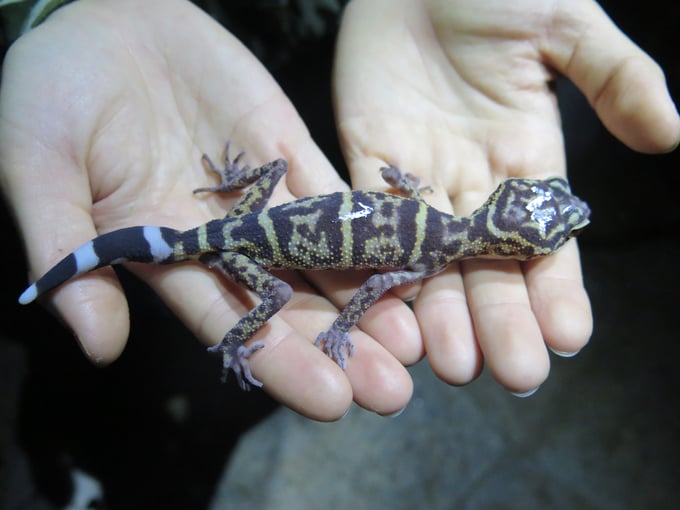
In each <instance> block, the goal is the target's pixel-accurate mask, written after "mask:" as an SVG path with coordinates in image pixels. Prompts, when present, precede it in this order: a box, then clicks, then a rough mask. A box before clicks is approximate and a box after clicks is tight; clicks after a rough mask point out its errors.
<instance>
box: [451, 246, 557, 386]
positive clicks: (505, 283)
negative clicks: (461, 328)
mask: <svg viewBox="0 0 680 510" xmlns="http://www.w3.org/2000/svg"><path fill="white" fill-rule="evenodd" d="M462 268H463V276H464V279H465V289H466V292H467V299H468V304H469V306H470V313H471V315H472V319H473V321H474V324H475V328H476V332H477V338H478V340H479V345H480V348H481V350H482V352H483V353H484V358H485V359H486V362H487V366H488V367H489V370H490V372H491V373H492V375H493V376H494V378H495V379H496V380H497V381H498V382H499V383H500V384H502V385H503V386H504V387H505V388H506V389H508V390H509V391H512V392H513V393H526V392H529V391H531V390H534V389H535V388H537V387H538V386H540V385H541V383H542V382H543V381H544V380H545V379H546V377H547V376H548V372H549V371H550V360H549V358H548V353H547V351H546V348H545V344H544V342H543V335H542V334H541V329H540V327H539V325H538V323H537V321H536V317H535V316H534V313H533V311H532V309H531V302H530V300H529V295H528V292H527V289H526V284H525V281H524V275H523V274H522V272H521V270H520V267H519V263H518V262H516V261H489V260H479V259H473V260H468V261H464V262H463V263H462Z"/></svg>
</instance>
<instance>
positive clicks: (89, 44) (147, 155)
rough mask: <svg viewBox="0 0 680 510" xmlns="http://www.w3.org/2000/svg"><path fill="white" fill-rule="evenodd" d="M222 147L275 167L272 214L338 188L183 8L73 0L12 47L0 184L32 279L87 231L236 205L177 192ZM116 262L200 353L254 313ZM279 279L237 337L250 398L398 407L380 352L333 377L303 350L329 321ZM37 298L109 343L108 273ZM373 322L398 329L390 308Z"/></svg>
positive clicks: (168, 270)
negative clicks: (269, 314) (279, 161)
mask: <svg viewBox="0 0 680 510" xmlns="http://www.w3.org/2000/svg"><path fill="white" fill-rule="evenodd" d="M227 138H231V140H232V147H235V148H237V149H238V150H240V149H247V150H248V153H247V155H246V157H245V160H246V161H247V162H249V163H250V164H251V165H252V164H261V163H264V162H267V161H270V160H273V159H276V158H278V157H285V158H286V159H287V160H288V162H289V165H290V170H289V172H288V174H287V175H286V177H285V179H284V180H283V182H282V183H281V184H280V185H279V186H278V187H277V190H276V192H275V194H274V197H273V199H272V203H279V202H285V201H289V200H292V199H294V198H297V197H301V196H306V195H313V194H318V193H323V192H329V191H335V190H338V189H343V188H344V187H346V186H345V185H344V184H343V183H342V181H341V180H340V179H339V178H338V177H337V175H336V174H335V172H334V170H333V168H332V167H331V166H330V164H329V163H328V161H327V160H326V159H325V158H324V156H323V155H322V154H321V153H320V151H319V149H318V148H317V147H316V145H315V144H314V143H313V141H312V140H311V138H310V136H309V133H308V132H307V130H306V128H305V126H304V125H303V123H302V121H301V119H300V118H299V117H298V115H297V113H296V111H295V109H294V108H293V106H292V105H291V104H290V102H289V101H288V99H287V98H286V97H285V96H284V94H283V92H282V91H281V90H280V89H279V87H278V86H277V85H276V83H275V82H274V80H273V79H272V77H271V76H270V75H269V74H268V73H267V72H266V71H265V69H264V68H263V67H262V66H261V65H260V64H259V63H258V62H257V60H256V59H255V58H254V57H253V56H252V55H251V54H250V53H249V52H248V51H247V50H246V49H245V48H244V47H243V46H242V45H241V44H240V43H239V42H238V41H236V40H235V39H234V38H233V37H231V36H230V35H229V34H228V33H227V32H226V31H225V30H224V29H223V28H222V27H220V26H218V25H217V24H216V23H214V22H213V21H212V20H211V19H210V18H209V17H208V16H206V15H205V14H203V13H202V12H201V11H199V10H198V9H197V8H195V7H194V6H193V5H192V4H190V3H189V2H185V1H180V0H163V1H145V2H138V1H136V0H119V1H117V2H106V1H97V0H94V1H91V0H81V1H78V2H75V3H73V4H70V5H69V6H67V7H64V8H62V9H60V10H59V11H57V12H55V13H54V14H53V15H51V16H50V18H48V20H47V21H46V22H45V23H44V24H43V25H41V26H39V27H38V28H36V29H35V30H33V31H31V32H29V33H28V34H26V35H25V36H24V37H22V38H21V39H20V40H19V41H18V42H17V43H16V44H15V45H14V46H13V47H12V48H11V50H10V52H9V53H8V55H7V57H6V60H5V66H4V74H3V83H2V90H1V93H0V168H2V181H1V182H2V187H3V190H4V192H5V194H6V196H7V198H8V202H9V204H10V207H11V208H12V210H13V212H14V214H15V216H16V219H17V221H18V224H19V227H20V230H21V233H22V235H23V237H24V241H25V245H26V248H27V253H28V259H29V264H30V268H31V274H32V279H35V278H36V277H38V276H40V275H42V274H43V273H44V272H45V271H46V270H47V269H48V268H49V267H51V266H52V265H53V264H54V263H56V262H57V261H58V260H59V259H61V258H62V257H63V256H64V255H66V254H67V253H68V252H70V251H72V250H73V249H74V248H76V247H78V246H79V245H81V244H83V243H84V242H86V241H88V240H90V239H91V238H93V237H95V236H96V235H97V234H101V233H104V232H108V231H111V230H115V229H118V228H121V227H124V226H130V225H163V226H169V227H175V228H179V229H187V228H191V227H194V226H196V225H199V224H202V223H205V222H206V221H208V220H211V219H214V218H220V217H222V216H224V213H225V209H226V208H228V207H229V206H230V204H232V203H233V201H234V199H235V196H229V197H224V198H219V197H217V196H213V195H209V196H201V197H197V196H195V195H193V194H192V190H193V189H194V188H198V187H201V186H206V185H210V184H211V179H212V177H211V176H210V175H209V174H208V173H207V172H206V171H205V169H204V168H203V167H202V166H201V164H200V162H199V161H200V156H201V154H202V153H203V152H207V153H209V154H210V156H212V157H214V158H215V159H217V156H218V154H219V151H220V150H221V149H222V148H223V144H224V141H225V140H226V139H227ZM129 267H130V269H131V270H132V271H133V272H134V273H135V274H136V275H138V276H139V277H140V278H141V279H142V280H144V281H145V282H146V283H148V284H149V285H150V286H151V287H152V288H153V289H154V291H155V292H157V293H158V295H159V296H160V297H161V298H162V299H163V300H164V301H165V302H166V303H167V304H168V306H169V307H170V308H171V309H172V310H173V311H174V312H175V313H177V315H178V316H179V317H180V318H181V319H182V321H183V322H184V323H185V324H186V325H187V326H188V327H189V328H190V329H191V331H193V332H194V333H195V334H196V335H197V336H198V337H199V338H200V339H202V341H203V342H205V343H206V344H215V343H217V342H218V341H219V340H221V339H222V337H223V335H224V334H225V333H226V332H227V331H228V330H229V329H230V328H231V326H233V325H234V323H235V322H236V321H237V319H238V318H239V317H241V316H243V315H244V314H245V312H246V311H247V310H248V309H249V308H251V307H252V306H253V302H252V300H251V299H249V296H248V295H246V293H244V292H243V290H242V289H240V288H239V287H238V286H235V285H233V284H230V283H229V282H227V281H225V280H224V279H221V278H220V277H219V276H218V275H217V274H216V273H215V272H212V271H209V270H208V269H206V268H205V267H203V266H199V265H198V264H180V265H174V266H163V267H158V266H146V265H144V266H142V265H130V266H129ZM289 276H290V277H286V280H287V281H288V282H289V283H291V284H292V285H293V287H294V290H295V292H294V296H293V299H292V300H291V301H290V302H289V304H288V305H287V306H286V307H284V310H282V311H281V313H279V314H277V315H276V316H275V317H274V318H273V319H272V320H271V321H270V322H269V323H268V325H267V326H265V327H264V328H263V329H262V330H261V331H260V332H259V333H258V334H257V335H256V336H255V337H254V338H253V339H252V342H263V343H265V345H266V348H265V349H262V350H261V351H258V353H257V355H255V356H253V357H252V358H251V360H250V361H251V367H252V369H253V372H254V374H255V376H256V377H257V378H258V379H260V380H261V381H263V382H264V388H265V390H266V391H268V392H269V393H271V394H272V395H273V396H274V397H275V398H277V399H278V400H280V401H281V402H282V403H284V404H286V405H288V406H290V407H292V408H293V409H296V410H297V411H299V412H301V413H302V414H305V415H307V416H310V417H314V418H317V419H322V420H325V419H333V418H337V417H339V416H341V415H342V414H343V413H344V412H345V411H346V409H347V407H348V406H349V404H350V403H351V401H352V398H354V399H355V400H356V401H357V402H359V403H360V404H361V405H363V406H365V407H367V408H369V409H374V410H376V411H377V412H381V413H389V412H394V411H396V410H398V409H400V408H401V407H403V406H404V405H405V403H406V402H407V401H408V398H409V397H410V391H411V382H410V379H409V377H408V374H407V373H406V371H405V369H404V368H403V366H402V365H401V364H400V363H398V361H396V360H395V359H394V358H393V357H392V356H391V355H390V354H389V353H387V352H386V351H384V350H377V349H373V350H370V349H369V350H368V351H366V352H365V354H366V355H365V356H362V357H361V360H360V361H358V362H356V363H352V365H353V366H352V367H351V368H350V369H349V370H348V371H347V372H343V371H342V370H341V369H340V368H339V367H338V366H337V365H336V364H335V363H334V362H333V361H332V360H330V359H329V358H328V357H326V356H325V355H324V354H323V353H322V352H321V351H320V350H319V349H317V348H316V347H314V345H313V341H314V339H315V338H316V336H317V334H318V333H319V331H322V330H323V329H325V328H327V327H328V326H329V325H330V323H331V322H332V320H333V318H334V316H335V314H336V312H337V311H336V309H335V307H334V306H332V305H331V303H330V302H328V301H327V300H326V299H324V298H322V297H321V296H319V294H318V292H317V291H315V290H314V289H312V288H311V287H310V286H309V285H308V284H307V283H306V282H305V281H304V280H303V278H302V277H301V276H300V275H296V274H290V275H289ZM324 285H325V287H326V288H327V289H332V288H333V283H332V282H328V283H324V282H323V281H322V282H321V286H324ZM45 302H46V304H48V306H50V307H51V308H53V309H54V310H55V312H56V313H57V314H58V315H59V316H60V317H62V318H63V320H64V321H65V322H66V324H68V325H69V326H70V328H71V329H72V330H73V331H74V333H75V335H76V336H77V338H78V340H79V342H80V344H81V346H82V348H83V350H84V351H85V353H86V354H87V355H88V356H89V357H90V358H91V359H92V360H94V361H95V362H97V363H102V364H104V363H108V362H111V361H112V360H114V359H115V358H117V357H118V355H119V354H120V352H121V350H122V349H123V348H124V345H125V341H126V339H127V336H128V329H129V320H128V310H127V302H126V300H125V297H124V294H123V292H122V290H121V288H120V286H119V283H118V281H117V280H116V277H115V275H114V273H113V272H112V271H111V270H110V268H107V269H103V270H99V271H97V272H95V273H91V274H89V275H86V276H84V277H81V278H79V279H77V280H74V281H71V282H69V283H67V284H65V285H63V286H62V287H61V288H59V289H58V290H56V291H55V292H54V293H52V294H51V295H50V296H49V297H48V298H47V299H46V301H45ZM401 306H404V305H401ZM387 314H388V315H387V317H388V320H389V318H390V317H391V316H394V317H397V318H393V320H392V322H394V323H400V322H404V321H403V320H401V319H399V317H400V316H401V315H402V310H400V309H399V308H398V307H396V309H395V311H394V312H391V314H392V315H390V312H387ZM387 331H388V332H389V331H390V329H389V328H387ZM218 362H219V361H218V360H217V359H215V363H218ZM362 367H363V370H364V372H362V370H361V369H362ZM216 382H217V381H216Z"/></svg>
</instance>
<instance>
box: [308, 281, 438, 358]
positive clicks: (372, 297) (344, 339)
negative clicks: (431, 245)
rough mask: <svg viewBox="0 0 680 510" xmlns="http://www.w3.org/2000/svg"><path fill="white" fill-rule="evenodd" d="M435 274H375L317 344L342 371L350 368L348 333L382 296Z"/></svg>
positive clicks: (351, 349)
mask: <svg viewBox="0 0 680 510" xmlns="http://www.w3.org/2000/svg"><path fill="white" fill-rule="evenodd" d="M438 272H439V270H436V271H408V270H403V271H392V272H389V273H377V274H374V275H372V276H371V277H370V278H369V279H368V280H366V281H365V282H364V284H363V285H362V286H361V287H359V290H358V291H357V292H356V294H354V296H352V299H350V301H349V303H347V306H345V308H344V309H343V310H342V312H341V313H340V315H339V316H338V318H337V319H335V321H334V322H333V324H332V325H331V327H330V329H329V330H328V331H324V332H322V333H321V334H319V336H318V337H317V338H316V342H315V345H316V346H317V347H320V348H321V349H322V350H323V352H325V353H326V354H327V355H328V356H329V357H330V358H331V359H332V360H334V361H335V362H336V363H337V364H338V365H339V366H340V368H342V369H344V368H345V367H346V366H347V358H346V357H345V352H346V353H347V355H348V356H352V354H354V344H353V343H352V339H351V338H350V335H349V330H350V329H351V328H352V327H354V326H355V325H356V324H357V322H359V319H361V317H362V316H363V315H364V313H365V312H366V310H368V309H369V308H370V307H371V306H373V304H374V303H375V302H376V301H377V300H378V299H380V297H381V296H382V295H383V294H384V293H385V292H387V291H388V290H390V289H391V288H392V287H397V286H399V285H405V284H407V283H412V282H417V281H419V280H422V279H423V278H427V277H429V276H432V275H434V274H436V273H438Z"/></svg>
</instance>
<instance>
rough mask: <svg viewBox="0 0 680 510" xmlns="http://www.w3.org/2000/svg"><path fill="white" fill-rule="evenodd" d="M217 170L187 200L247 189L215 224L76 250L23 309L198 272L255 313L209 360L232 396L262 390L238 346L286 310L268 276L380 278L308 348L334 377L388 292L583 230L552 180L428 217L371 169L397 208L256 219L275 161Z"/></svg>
mask: <svg viewBox="0 0 680 510" xmlns="http://www.w3.org/2000/svg"><path fill="white" fill-rule="evenodd" d="M228 151H229V146H228V145H227V151H226V157H225V167H224V168H223V169H220V168H217V167H216V166H215V165H214V164H213V163H212V162H211V161H210V159H209V158H208V157H207V156H204V157H203V160H204V163H205V164H206V166H207V167H208V168H209V169H210V170H212V171H214V172H216V173H217V174H219V175H220V178H221V180H222V182H221V184H220V185H218V186H215V187H211V188H199V189H197V190H195V192H220V191H233V190H238V189H242V188H245V187H247V186H249V187H248V188H247V190H246V191H245V192H244V193H243V194H242V195H241V197H240V198H239V200H238V201H237V202H236V203H235V205H234V206H233V207H232V208H231V209H230V210H229V212H228V213H227V214H226V216H225V217H224V218H223V219H217V220H212V221H209V222H208V223H205V224H203V225H200V226H198V227H196V228H193V229H190V230H187V231H178V230H175V229H172V228H167V227H155V226H138V227H128V228H124V229H121V230H117V231H114V232H110V233H107V234H104V235H102V236H99V237H97V238H95V239H93V240H92V241H90V242H88V243H86V244H85V245H83V246H81V247H80V248H78V249H77V250H75V251H74V252H73V253H71V254H70V255H68V256H66V257H65V258H64V259H63V260H62V261H61V262H59V263H58V264H56V265H55V266H54V267H53V268H52V269H50V270H49V271H48V272H47V273H46V274H45V275H44V276H42V277H41V278H40V279H38V280H37V281H36V282H35V283H33V284H32V285H31V286H29V287H28V289H26V291H24V293H23V294H22V295H21V296H20V298H19V301H20V303H22V304H27V303H30V302H31V301H33V300H34V299H36V298H37V297H38V296H40V295H42V294H44V293H45V292H47V291H49V290H51V289H53V288H55V287H57V286H59V285H61V284H62V283H64V282H65V281H67V280H69V279H71V278H74V277H76V276H79V275H81V274H83V273H86V272H89V271H92V270H94V269H97V268H99V267H103V266H107V265H113V264H120V263H123V262H143V263H154V264H173V263H178V262H182V261H187V260H199V261H201V262H203V263H204V264H207V265H208V266H209V267H211V268H214V269H217V270H219V271H221V272H223V273H224V274H226V275H227V276H229V277H230V278H232V279H234V280H236V281H237V282H239V283H241V284H243V285H244V286H245V287H247V288H249V289H251V290H253V291H254V292H256V293H257V294H258V296H259V297H260V299H261V301H260V303H259V304H258V305H257V306H256V307H255V308H253V309H252V310H251V311H250V312H249V313H248V314H247V315H246V316H244V317H243V318H241V319H240V320H239V321H238V322H237V323H236V325H235V326H234V327H233V328H232V329H231V330H230V331H228V332H227V333H226V335H225V336H224V338H223V339H222V341H221V342H220V343H219V344H217V345H215V346H214V347H211V348H210V350H211V351H217V352H221V353H222V354H223V363H224V373H225V375H226V373H227V372H228V371H229V370H232V371H233V372H234V373H235V374H236V377H237V379H238V382H239V385H240V386H241V387H242V388H244V389H249V388H250V386H251V385H253V386H261V385H262V383H261V382H260V381H258V380H257V379H255V377H254V376H253V375H252V373H251V372H250V368H249V366H248V358H249V357H250V356H251V355H252V354H253V353H254V352H255V351H257V350H258V349H260V348H262V347H263V344H256V345H252V346H250V347H246V346H245V345H244V343H245V342H246V340H248V339H249V338H250V337H251V336H253V335H254V334H255V332H256V331H257V330H258V329H260V328H261V327H262V325H263V324H264V323H265V322H266V321H267V320H269V318H271V317H272V316H273V315H274V314H275V313H276V312H278V311H279V310H280V309H281V308H282V307H283V306H284V305H285V304H286V302H287V301H288V300H289V298H290V296H291V294H292V289H291V287H290V286H289V285H288V284H287V283H285V282H284V281H282V280H280V279H279V278H276V277H275V276H273V275H272V274H271V273H270V272H269V271H268V270H270V269H300V270H324V269H327V270H346V269H359V268H371V269H379V270H381V272H380V273H376V274H374V275H372V276H371V277H369V279H368V280H367V281H366V282H365V283H364V284H363V285H362V286H361V287H360V289H359V290H358V291H357V292H356V294H355V295H354V296H353V297H352V299H351V300H350V302H349V303H348V304H347V305H346V306H345V308H344V309H343V311H342V312H341V313H340V315H339V316H338V317H337V319H336V320H335V321H334V322H333V324H332V325H331V327H330V329H329V330H328V331H326V332H322V333H321V334H319V336H318V337H317V340H316V344H317V345H318V346H319V347H321V348H322V349H323V350H324V352H326V353H327V354H328V355H329V356H330V357H331V358H333V359H334V360H335V361H336V362H337V363H338V364H339V365H340V366H341V367H343V368H344V367H345V365H346V362H347V355H349V356H351V355H352V353H353V345H352V341H351V339H350V335H349V331H350V329H351V328H352V327H354V326H355V325H356V324H357V322H358V321H359V319H360V318H361V316H362V315H363V314H364V312H366V310H367V309H368V308H369V307H370V306H371V305H373V304H374V303H375V302H376V301H377V300H378V299H379V298H380V297H381V296H382V295H383V294H384V293H385V292H386V291H387V290H389V289H391V288H392V287H395V286H398V285H404V284H407V283H411V282H415V281H418V280H421V279H423V278H427V277H430V276H433V275H435V274H437V273H439V272H440V271H442V270H443V269H444V268H445V267H446V266H447V265H448V264H450V263H451V262H453V261H455V260H460V259H465V258H471V257H504V258H513V259H518V260H528V259H531V258H534V257H538V256H543V255H549V254H550V253H553V252H554V251H555V250H557V249H558V248H560V247H561V246H562V245H563V244H564V243H565V242H566V241H567V240H568V239H569V238H570V237H572V236H573V235H575V234H576V233H577V232H579V231H580V230H581V229H582V228H584V227H585V226H586V225H587V224H588V222H589V215H590V210H589V208H588V206H587V205H586V204H585V202H583V201H582V200H580V199H579V198H577V197H575V196H574V195H572V194H571V192H570V189H569V186H568V184H567V182H566V181H565V180H564V179H562V178H558V177H555V178H551V179H547V180H529V179H508V180H506V181H504V182H502V183H501V184H500V185H499V187H498V188H497V189H496V191H494V193H493V194H492V195H491V196H490V197H489V198H488V200H487V201H486V202H485V203H484V204H483V205H482V206H481V207H479V208H478V209H477V210H476V211H474V212H473V213H472V214H470V215H469V216H455V215H451V214H447V213H444V212H442V211H439V210H437V209H435V208H433V207H431V206H429V205H428V204H427V203H426V202H425V201H424V200H423V199H422V198H421V196H420V193H419V191H418V189H417V187H416V186H417V180H416V179H415V178H413V177H412V176H410V175H408V174H407V175H402V174H401V173H400V172H399V170H398V169H397V168H396V167H393V166H390V167H385V168H383V169H382V175H383V178H384V179H385V181H386V182H387V183H388V184H390V185H391V186H392V187H394V188H396V189H397V190H399V191H401V192H402V193H403V194H404V195H405V196H398V195H395V194H390V193H384V192H374V191H351V192H337V193H331V194H327V195H320V196H311V197H307V198H301V199H299V200H295V201H293V202H289V203H286V204H282V205H278V206H275V207H271V208H268V209H265V205H266V203H267V201H268V200H269V197H270V196H271V194H272V192H273V189H274V187H275V186H276V184H277V182H278V181H279V180H280V178H281V177H282V176H283V175H284V173H285V172H286V170H287V164H286V162H285V160H283V159H279V160H276V161H273V162H271V163H267V164H265V165H263V166H261V167H257V168H253V169H251V168H249V167H248V166H242V165H241V164H240V159H241V157H242V155H243V153H241V154H239V155H238V156H237V157H236V158H235V159H234V160H233V161H231V160H230V159H229V154H228Z"/></svg>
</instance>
